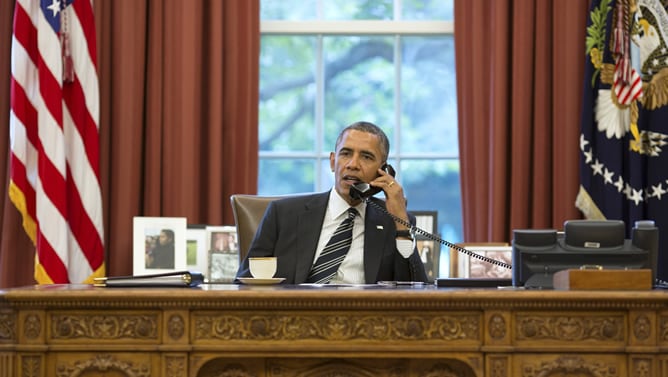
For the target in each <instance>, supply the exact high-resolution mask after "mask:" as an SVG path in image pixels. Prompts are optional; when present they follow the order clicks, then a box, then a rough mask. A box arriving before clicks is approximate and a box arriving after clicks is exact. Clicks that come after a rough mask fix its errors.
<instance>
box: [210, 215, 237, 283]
mask: <svg viewBox="0 0 668 377" xmlns="http://www.w3.org/2000/svg"><path fill="white" fill-rule="evenodd" d="M206 234H207V249H208V255H209V258H208V263H209V266H208V267H209V269H208V277H209V282H210V283H231V282H233V281H234V277H235V276H236V274H237V270H238V269H239V243H238V241H237V228H236V227H234V226H207V227H206Z"/></svg>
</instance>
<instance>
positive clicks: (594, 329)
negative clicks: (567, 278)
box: [515, 312, 626, 347]
mask: <svg viewBox="0 0 668 377" xmlns="http://www.w3.org/2000/svg"><path fill="white" fill-rule="evenodd" d="M625 326H626V317H625V315H624V314H620V313H603V312H601V313H596V312H594V313H579V312H573V313H554V314H553V313H540V312H537V313H520V314H517V315H516V317H515V329H516V330H515V339H516V341H517V343H518V344H523V343H529V342H536V343H542V344H559V343H560V344H563V346H568V345H572V346H575V347H578V346H579V347H582V346H583V342H587V343H590V344H596V343H598V344H607V345H610V346H613V345H614V346H621V345H623V344H624V343H625V341H626V331H625V329H626V327H625Z"/></svg>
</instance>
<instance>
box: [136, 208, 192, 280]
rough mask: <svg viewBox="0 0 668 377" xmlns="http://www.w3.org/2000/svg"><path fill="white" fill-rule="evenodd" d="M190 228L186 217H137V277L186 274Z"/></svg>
mask: <svg viewBox="0 0 668 377" xmlns="http://www.w3.org/2000/svg"><path fill="white" fill-rule="evenodd" d="M186 227H187V220H186V218H185V217H138V216H136V217H134V218H133V219H132V241H133V245H132V273H133V275H146V274H156V273H162V272H172V271H179V270H185V269H186Z"/></svg>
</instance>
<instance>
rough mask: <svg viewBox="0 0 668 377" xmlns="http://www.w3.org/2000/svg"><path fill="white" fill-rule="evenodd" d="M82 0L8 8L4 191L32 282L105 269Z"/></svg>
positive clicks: (92, 70) (86, 10) (91, 30)
mask: <svg viewBox="0 0 668 377" xmlns="http://www.w3.org/2000/svg"><path fill="white" fill-rule="evenodd" d="M91 1H92V0H41V1H40V0H17V2H16V6H15V13H14V33H13V39H12V61H11V71H12V80H11V113H10V121H9V122H10V142H11V162H10V187H9V195H10V198H11V200H12V202H13V203H14V205H15V206H16V208H17V209H18V210H19V212H21V215H22V217H23V228H24V229H25V231H26V233H27V234H28V236H29V237H30V238H31V239H32V241H33V242H34V244H35V247H36V257H35V259H36V260H35V280H36V281H37V282H38V283H40V284H46V283H81V282H85V283H89V282H92V280H93V278H94V277H100V276H104V274H105V271H104V269H105V268H104V243H103V240H104V229H103V219H102V195H101V191H100V183H99V170H98V160H99V158H98V155H99V141H98V120H99V90H98V80H97V70H96V67H97V61H96V54H97V50H96V41H95V22H94V21H95V20H94V16H93V7H92V3H91ZM16 252H27V251H25V250H17V251H16Z"/></svg>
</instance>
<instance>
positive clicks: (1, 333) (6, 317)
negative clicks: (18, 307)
mask: <svg viewBox="0 0 668 377" xmlns="http://www.w3.org/2000/svg"><path fill="white" fill-rule="evenodd" d="M15 341H16V313H14V312H10V311H6V312H0V344H2V343H12V342H15Z"/></svg>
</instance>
